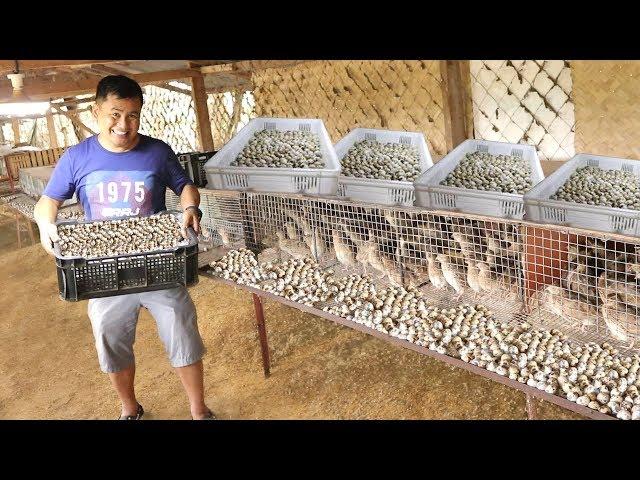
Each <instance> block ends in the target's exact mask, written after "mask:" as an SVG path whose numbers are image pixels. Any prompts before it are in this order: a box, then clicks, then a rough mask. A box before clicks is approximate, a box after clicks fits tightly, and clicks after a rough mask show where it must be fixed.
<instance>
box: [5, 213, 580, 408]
mask: <svg viewBox="0 0 640 480" xmlns="http://www.w3.org/2000/svg"><path fill="white" fill-rule="evenodd" d="M35 231H36V235H37V228H35ZM22 237H23V240H24V241H25V243H24V244H23V248H21V249H18V248H17V242H16V225H15V218H12V217H6V216H5V217H2V216H0V251H1V252H3V253H2V254H0V273H1V275H0V291H1V292H2V296H1V297H0V311H2V312H3V315H2V317H1V318H2V320H1V321H0V418H3V419H114V418H116V417H117V415H118V413H119V404H118V400H117V397H116V395H115V393H114V392H113V391H112V389H111V386H110V383H109V379H108V377H107V375H105V374H103V373H101V372H100V370H99V368H98V361H97V357H96V353H95V349H94V345H93V336H92V334H91V327H90V324H89V319H88V318H87V314H86V309H87V302H86V301H84V302H78V303H71V302H64V301H62V300H60V299H59V298H58V294H57V281H56V271H55V263H54V260H53V259H52V258H51V257H49V256H47V255H46V254H45V253H44V251H43V250H42V249H41V248H40V246H39V245H33V244H32V245H31V246H26V247H25V246H24V245H25V244H26V245H29V244H30V241H29V239H28V235H27V234H26V233H24V232H23V233H22ZM25 239H26V240H25ZM36 241H37V238H36ZM190 291H191V295H192V297H193V299H194V302H195V304H196V306H197V310H198V318H199V326H200V332H201V334H202V337H203V339H204V342H205V345H206V347H207V349H208V351H207V354H206V356H205V358H204V369H205V389H206V398H207V402H208V404H209V406H210V407H211V408H212V409H213V410H214V411H215V412H216V414H217V415H218V417H219V418H222V419H524V418H526V411H525V396H524V394H523V393H522V392H519V391H517V390H514V389H511V388H509V387H506V386H503V385H501V384H498V383H495V382H493V381H491V380H488V379H484V378H482V377H479V376H477V375H474V374H471V373H468V372H467V371H464V370H461V369H458V368H455V367H451V366H448V365H446V364H444V363H442V362H440V361H437V360H433V359H431V358H428V357H425V356H423V355H420V354H418V353H416V352H412V351H409V350H406V349H403V348H400V347H397V346H394V345H391V344H389V343H387V342H384V341H382V340H379V339H377V338H374V337H371V336H368V335H365V334H363V333H360V332H357V331H354V330H351V329H349V328H347V327H343V326H338V325H334V324H333V323H331V322H329V321H327V320H324V319H321V318H318V317H315V316H313V315H309V314H306V313H301V312H299V311H298V310H296V309H293V308H289V307H286V306H283V305H280V304H278V303H275V302H266V304H265V315H266V320H267V330H268V336H269V343H270V347H271V356H272V375H271V377H270V378H269V379H265V378H264V377H263V373H262V366H261V360H260V348H259V344H258V340H257V331H256V328H255V323H254V312H253V303H252V300H251V295H250V294H248V293H246V292H243V291H242V290H239V289H236V288H231V287H226V286H222V285H219V284H217V283H215V282H214V281H212V280H209V279H206V278H202V277H201V280H200V283H199V284H198V285H197V286H195V287H193V288H192V289H191V290H190ZM135 351H136V358H137V378H136V391H137V394H138V398H139V401H140V403H142V405H143V406H144V408H145V410H146V412H147V413H146V414H145V418H148V419H188V418H190V415H189V408H188V404H187V400H186V396H185V394H184V393H183V390H182V388H181V386H180V383H179V380H178V378H177V376H176V375H175V374H174V372H173V370H172V368H171V367H170V365H169V363H168V361H167V359H166V356H165V353H164V349H163V347H162V344H161V343H160V341H159V339H158V336H157V332H156V328H155V324H154V322H153V319H152V318H151V316H150V315H149V314H148V313H147V312H146V311H145V310H143V311H142V314H141V316H140V322H139V325H138V330H137V337H136V346H135ZM536 405H537V410H538V414H539V416H540V417H541V418H548V419H551V418H555V419H576V418H580V417H579V416H577V415H575V414H574V413H572V412H569V411H566V410H564V409H562V408H560V407H557V406H555V405H553V404H549V403H546V402H539V401H536Z"/></svg>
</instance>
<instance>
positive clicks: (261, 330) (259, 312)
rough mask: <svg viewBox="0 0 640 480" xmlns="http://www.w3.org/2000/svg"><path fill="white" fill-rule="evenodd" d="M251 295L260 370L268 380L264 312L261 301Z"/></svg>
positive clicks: (268, 369)
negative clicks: (258, 339) (256, 330)
mask: <svg viewBox="0 0 640 480" xmlns="http://www.w3.org/2000/svg"><path fill="white" fill-rule="evenodd" d="M252 295H253V306H254V307H255V310H256V323H257V325H258V337H259V338H260V348H261V350H262V368H264V376H265V378H269V375H270V374H271V372H270V367H271V361H270V360H269V342H268V340H267V327H266V325H265V323H264V311H263V309H262V301H261V300H260V297H259V296H258V295H256V294H255V293H252Z"/></svg>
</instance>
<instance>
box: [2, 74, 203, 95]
mask: <svg viewBox="0 0 640 480" xmlns="http://www.w3.org/2000/svg"><path fill="white" fill-rule="evenodd" d="M194 75H200V72H199V71H198V70H194V69H190V68H184V69H178V70H164V71H160V72H149V73H140V74H137V75H127V76H128V77H130V78H132V79H133V80H135V81H136V82H138V83H139V84H141V85H146V84H150V83H160V82H166V81H168V80H177V79H181V78H190V77H192V76H194ZM57 76H58V75H56V76H54V78H51V79H39V78H36V79H30V78H25V80H24V88H23V92H24V93H25V94H26V95H27V96H28V97H29V98H31V99H32V100H49V99H51V98H60V97H72V96H75V95H82V94H85V93H95V90H96V87H97V86H98V82H99V81H100V78H98V77H89V78H84V79H81V80H74V79H72V78H70V77H69V76H64V77H63V78H64V80H61V79H56V78H55V77H57ZM59 76H60V77H62V75H59ZM4 83H5V86H3V87H0V98H7V97H9V96H11V93H12V92H13V88H12V87H11V84H10V83H9V82H8V81H5V82H4Z"/></svg>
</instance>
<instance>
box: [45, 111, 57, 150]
mask: <svg viewBox="0 0 640 480" xmlns="http://www.w3.org/2000/svg"><path fill="white" fill-rule="evenodd" d="M47 129H48V130H49V145H50V147H51V148H58V135H57V134H56V126H55V124H54V123H53V115H52V114H51V109H49V111H48V112H47Z"/></svg>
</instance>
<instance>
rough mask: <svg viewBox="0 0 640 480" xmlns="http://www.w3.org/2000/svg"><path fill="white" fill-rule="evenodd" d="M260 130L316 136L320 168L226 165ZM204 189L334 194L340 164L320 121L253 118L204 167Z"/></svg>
mask: <svg viewBox="0 0 640 480" xmlns="http://www.w3.org/2000/svg"><path fill="white" fill-rule="evenodd" d="M264 129H276V130H306V131H310V132H313V133H316V134H317V135H318V136H319V137H320V150H321V152H322V159H323V160H324V163H325V167H324V168H272V167H230V166H229V164H230V163H231V162H233V161H234V160H235V159H236V157H237V156H238V154H239V153H240V152H242V149H243V148H244V147H245V145H246V144H247V143H248V142H249V140H250V139H251V137H253V135H254V133H256V132H258V131H260V130H264ZM204 169H205V171H206V172H207V181H208V184H207V188H211V189H216V190H220V189H223V190H252V191H256V192H285V193H306V194H315V195H335V194H336V191H337V188H338V175H339V173H340V164H339V163H338V160H337V157H336V152H335V150H334V149H333V144H332V143H331V139H330V138H329V134H328V133H327V130H326V128H325V127H324V123H323V122H322V120H319V119H309V118H254V119H253V120H250V121H249V123H248V124H247V125H245V126H244V128H242V130H240V132H238V134H237V135H235V136H234V137H233V138H232V139H231V140H229V141H228V142H227V144H226V145H225V146H224V147H222V148H221V149H220V150H219V151H218V153H216V154H215V155H214V156H213V157H211V158H210V159H209V161H208V162H207V163H206V164H205V166H204Z"/></svg>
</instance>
